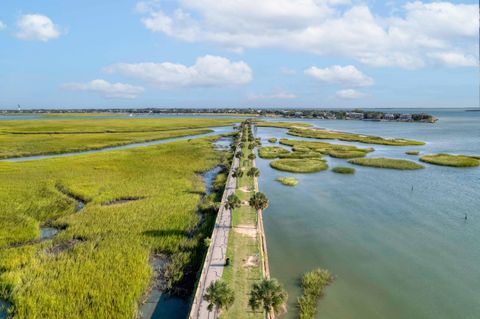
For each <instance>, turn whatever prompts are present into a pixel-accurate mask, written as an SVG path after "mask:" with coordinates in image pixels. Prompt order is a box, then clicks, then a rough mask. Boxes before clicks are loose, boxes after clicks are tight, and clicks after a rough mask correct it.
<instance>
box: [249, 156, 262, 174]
mask: <svg viewBox="0 0 480 319" xmlns="http://www.w3.org/2000/svg"><path fill="white" fill-rule="evenodd" d="M253 155H254V154H253ZM254 156H255V155H254ZM247 176H250V177H258V176H260V170H259V169H258V168H256V167H252V168H250V169H249V170H248V172H247Z"/></svg>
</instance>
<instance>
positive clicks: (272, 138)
mask: <svg viewBox="0 0 480 319" xmlns="http://www.w3.org/2000/svg"><path fill="white" fill-rule="evenodd" d="M268 141H269V142H270V143H277V138H276V137H271V138H269V139H268Z"/></svg>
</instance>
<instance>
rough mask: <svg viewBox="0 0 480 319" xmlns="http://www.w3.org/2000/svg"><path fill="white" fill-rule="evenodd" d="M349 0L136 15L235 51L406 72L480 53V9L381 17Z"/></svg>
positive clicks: (434, 6) (408, 10)
mask: <svg viewBox="0 0 480 319" xmlns="http://www.w3.org/2000/svg"><path fill="white" fill-rule="evenodd" d="M349 2H350V1H344V0H329V1H316V0H262V1H258V0H242V1H238V0H222V1H217V0H182V1H180V2H179V5H178V7H177V8H176V9H175V10H174V11H173V12H172V13H166V12H165V11H163V10H162V8H161V7H160V5H159V2H153V3H152V2H142V3H141V4H139V7H140V9H139V10H138V11H139V12H141V14H142V15H143V17H142V22H143V24H144V25H145V27H146V28H147V29H149V30H151V31H153V32H160V33H164V34H166V35H168V36H171V37H175V38H178V39H181V40H184V41H188V42H207V43H216V44H219V45H221V46H223V47H226V48H232V49H235V50H241V49H242V48H259V47H279V48H285V49H289V50H295V51H303V52H311V53H315V54H319V55H330V56H343V57H349V58H354V59H356V60H358V61H360V62H362V63H365V64H369V65H374V66H398V67H404V68H418V67H423V66H425V65H427V64H429V63H430V59H429V56H428V55H429V54H430V53H432V52H442V53H445V52H452V51H455V52H459V53H461V54H463V55H465V56H477V55H478V52H477V48H478V6H477V5H473V4H472V5H465V4H454V3H450V2H431V3H423V2H420V1H415V2H408V3H407V4H406V5H404V6H403V7H401V8H396V9H397V10H394V11H393V12H396V13H395V15H389V16H379V15H375V14H373V13H372V12H371V10H370V9H369V8H368V7H367V6H366V5H362V4H354V5H351V4H350V5H347V6H346V4H348V3H349ZM355 3H357V2H355ZM440 62H441V61H440Z"/></svg>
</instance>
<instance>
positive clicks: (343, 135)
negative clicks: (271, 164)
mask: <svg viewBox="0 0 480 319" xmlns="http://www.w3.org/2000/svg"><path fill="white" fill-rule="evenodd" d="M287 134H289V135H293V136H301V137H310V138H318V139H334V140H340V141H348V142H359V143H365V144H379V145H391V146H407V145H424V144H425V143H424V142H420V141H414V140H406V139H401V138H392V139H388V138H383V137H379V136H371V135H362V134H354V133H347V132H337V131H330V130H324V129H319V128H300V127H293V128H290V130H289V131H288V133H287Z"/></svg>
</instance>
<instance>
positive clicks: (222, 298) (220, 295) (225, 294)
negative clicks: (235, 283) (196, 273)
mask: <svg viewBox="0 0 480 319" xmlns="http://www.w3.org/2000/svg"><path fill="white" fill-rule="evenodd" d="M203 299H204V300H205V301H207V302H208V303H209V304H208V307H207V309H208V311H212V310H213V308H214V307H215V308H216V309H215V311H216V312H217V314H218V313H220V311H221V310H222V309H223V308H225V309H228V307H230V306H231V305H232V304H233V301H234V300H235V295H234V293H233V290H232V289H231V288H230V287H229V286H228V284H227V283H226V282H224V281H221V280H216V281H213V282H212V283H211V284H210V286H208V287H207V292H206V294H205V295H204V296H203Z"/></svg>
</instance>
